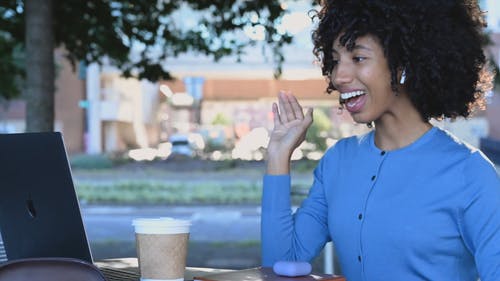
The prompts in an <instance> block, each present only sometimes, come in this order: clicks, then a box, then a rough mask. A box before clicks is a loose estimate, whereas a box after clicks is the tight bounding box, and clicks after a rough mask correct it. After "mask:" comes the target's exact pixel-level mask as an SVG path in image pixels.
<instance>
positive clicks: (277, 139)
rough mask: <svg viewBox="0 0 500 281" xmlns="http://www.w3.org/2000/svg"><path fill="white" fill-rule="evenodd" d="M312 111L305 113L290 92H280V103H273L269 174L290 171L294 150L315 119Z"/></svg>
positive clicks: (268, 152)
mask: <svg viewBox="0 0 500 281" xmlns="http://www.w3.org/2000/svg"><path fill="white" fill-rule="evenodd" d="M312 113H313V110H312V108H309V109H308V110H307V112H306V114H305V115H304V112H303V109H302V107H301V106H300V104H299V102H298V101H297V99H296V98H295V97H294V96H293V95H292V94H291V93H290V92H283V91H281V92H280V93H279V94H278V104H276V103H273V115H274V129H273V131H272V132H271V137H270V140H269V145H268V147H267V155H268V164H267V173H268V174H286V173H289V171H290V158H291V155H292V152H293V151H294V150H295V149H296V148H297V147H298V146H299V145H300V144H301V143H302V142H303V141H304V139H305V136H306V132H307V129H308V128H309V126H310V125H311V123H312V121H313V118H312Z"/></svg>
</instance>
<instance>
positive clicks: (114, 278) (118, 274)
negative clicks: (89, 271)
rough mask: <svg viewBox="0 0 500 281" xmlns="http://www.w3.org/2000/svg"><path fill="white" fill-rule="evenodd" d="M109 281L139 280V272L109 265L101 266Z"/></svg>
mask: <svg viewBox="0 0 500 281" xmlns="http://www.w3.org/2000/svg"><path fill="white" fill-rule="evenodd" d="M99 270H101V272H102V274H103V275H104V277H105V278H106V280H107V281H139V279H140V278H141V276H140V274H139V273H136V272H132V271H127V270H121V269H116V268H109V267H100V268H99Z"/></svg>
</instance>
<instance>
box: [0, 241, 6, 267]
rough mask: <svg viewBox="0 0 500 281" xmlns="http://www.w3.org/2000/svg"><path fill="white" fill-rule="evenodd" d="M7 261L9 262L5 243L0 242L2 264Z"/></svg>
mask: <svg viewBox="0 0 500 281" xmlns="http://www.w3.org/2000/svg"><path fill="white" fill-rule="evenodd" d="M6 261H7V253H5V248H4V247H3V242H2V241H0V262H6Z"/></svg>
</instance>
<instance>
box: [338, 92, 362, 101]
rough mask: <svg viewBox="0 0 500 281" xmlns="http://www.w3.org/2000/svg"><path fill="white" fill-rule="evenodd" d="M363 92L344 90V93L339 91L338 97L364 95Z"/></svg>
mask: <svg viewBox="0 0 500 281" xmlns="http://www.w3.org/2000/svg"><path fill="white" fill-rule="evenodd" d="M364 94H365V92H364V91H353V92H345V93H341V94H340V98H341V99H342V100H348V99H350V98H353V97H357V96H361V95H364Z"/></svg>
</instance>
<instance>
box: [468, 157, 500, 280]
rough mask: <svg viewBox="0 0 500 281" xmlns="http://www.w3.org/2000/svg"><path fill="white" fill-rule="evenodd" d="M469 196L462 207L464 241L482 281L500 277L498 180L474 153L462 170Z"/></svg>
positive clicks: (499, 186)
mask: <svg viewBox="0 0 500 281" xmlns="http://www.w3.org/2000/svg"><path fill="white" fill-rule="evenodd" d="M464 181H465V186H466V188H467V189H468V191H469V192H468V193H467V194H468V195H469V198H466V204H465V206H464V208H463V210H462V216H461V217H462V219H461V228H462V234H463V237H464V242H465V244H466V245H467V247H468V248H469V250H470V251H471V253H472V254H473V255H474V259H475V262H476V266H477V270H478V273H479V276H480V278H481V281H495V280H500V179H499V177H498V175H497V173H496V171H495V169H494V168H493V166H492V165H491V163H489V162H488V161H487V160H485V159H484V158H483V156H482V155H481V154H480V153H479V152H476V153H474V154H472V155H471V157H470V158H469V159H468V160H467V163H466V165H465V169H464Z"/></svg>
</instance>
